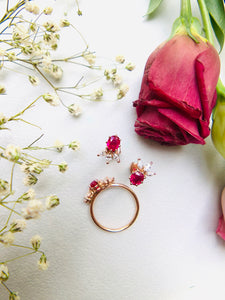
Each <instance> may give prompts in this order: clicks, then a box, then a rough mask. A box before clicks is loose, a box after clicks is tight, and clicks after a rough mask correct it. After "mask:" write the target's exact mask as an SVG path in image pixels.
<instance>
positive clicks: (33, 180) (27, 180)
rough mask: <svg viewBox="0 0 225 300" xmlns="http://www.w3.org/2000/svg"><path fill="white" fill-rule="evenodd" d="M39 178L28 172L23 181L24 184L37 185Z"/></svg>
mask: <svg viewBox="0 0 225 300" xmlns="http://www.w3.org/2000/svg"><path fill="white" fill-rule="evenodd" d="M37 181H38V179H37V177H36V176H35V175H33V174H31V173H30V174H28V175H27V176H26V177H25V178H24V179H23V183H24V185H27V186H29V185H35V184H36V183H37Z"/></svg>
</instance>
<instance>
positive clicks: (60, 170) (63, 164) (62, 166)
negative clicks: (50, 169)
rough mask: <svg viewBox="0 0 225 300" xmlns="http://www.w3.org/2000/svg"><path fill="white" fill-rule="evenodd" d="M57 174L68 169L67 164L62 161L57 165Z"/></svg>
mask: <svg viewBox="0 0 225 300" xmlns="http://www.w3.org/2000/svg"><path fill="white" fill-rule="evenodd" d="M58 168H59V172H61V173H64V172H66V170H67V169H68V164H67V163H66V162H65V161H64V162H62V163H61V164H59V165H58Z"/></svg>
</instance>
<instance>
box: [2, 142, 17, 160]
mask: <svg viewBox="0 0 225 300" xmlns="http://www.w3.org/2000/svg"><path fill="white" fill-rule="evenodd" d="M4 155H5V156H6V158H8V159H9V160H11V161H17V160H18V159H19V158H20V156H21V148H20V147H19V146H15V145H8V146H7V147H6V149H5V151H4Z"/></svg>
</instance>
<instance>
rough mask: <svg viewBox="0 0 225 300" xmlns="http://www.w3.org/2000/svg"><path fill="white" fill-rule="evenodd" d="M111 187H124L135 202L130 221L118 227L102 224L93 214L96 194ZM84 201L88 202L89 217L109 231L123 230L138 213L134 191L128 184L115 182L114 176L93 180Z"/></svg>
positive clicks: (137, 203) (132, 221) (133, 220)
mask: <svg viewBox="0 0 225 300" xmlns="http://www.w3.org/2000/svg"><path fill="white" fill-rule="evenodd" d="M113 187H119V188H122V189H125V190H126V191H128V192H129V193H130V194H131V196H132V197H133V199H134V201H135V204H136V210H135V213H134V216H133V218H132V219H131V221H130V222H129V223H128V224H126V225H124V226H122V227H118V228H109V227H107V226H105V225H102V224H101V223H99V221H98V220H97V219H96V217H95V214H94V203H95V200H96V198H97V196H98V195H99V194H100V193H101V192H103V191H104V190H106V189H108V188H113ZM84 201H85V202H86V203H87V204H90V214H91V217H92V219H93V221H94V223H95V224H96V225H97V226H98V227H99V228H101V229H103V230H105V231H109V232H120V231H123V230H125V229H127V228H129V227H130V226H131V225H132V224H133V223H134V222H135V220H136V219H137V216H138V213H139V202H138V198H137V196H136V194H135V193H134V191H133V190H132V189H130V188H129V187H128V186H126V185H125V184H122V183H115V179H114V178H105V179H104V180H93V181H92V182H91V183H90V185H89V191H88V193H87V195H86V196H85V198H84Z"/></svg>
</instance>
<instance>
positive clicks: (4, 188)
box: [0, 179, 9, 196]
mask: <svg viewBox="0 0 225 300" xmlns="http://www.w3.org/2000/svg"><path fill="white" fill-rule="evenodd" d="M8 193H9V183H8V181H6V180H3V179H0V195H2V196H4V195H6V194H8Z"/></svg>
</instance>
